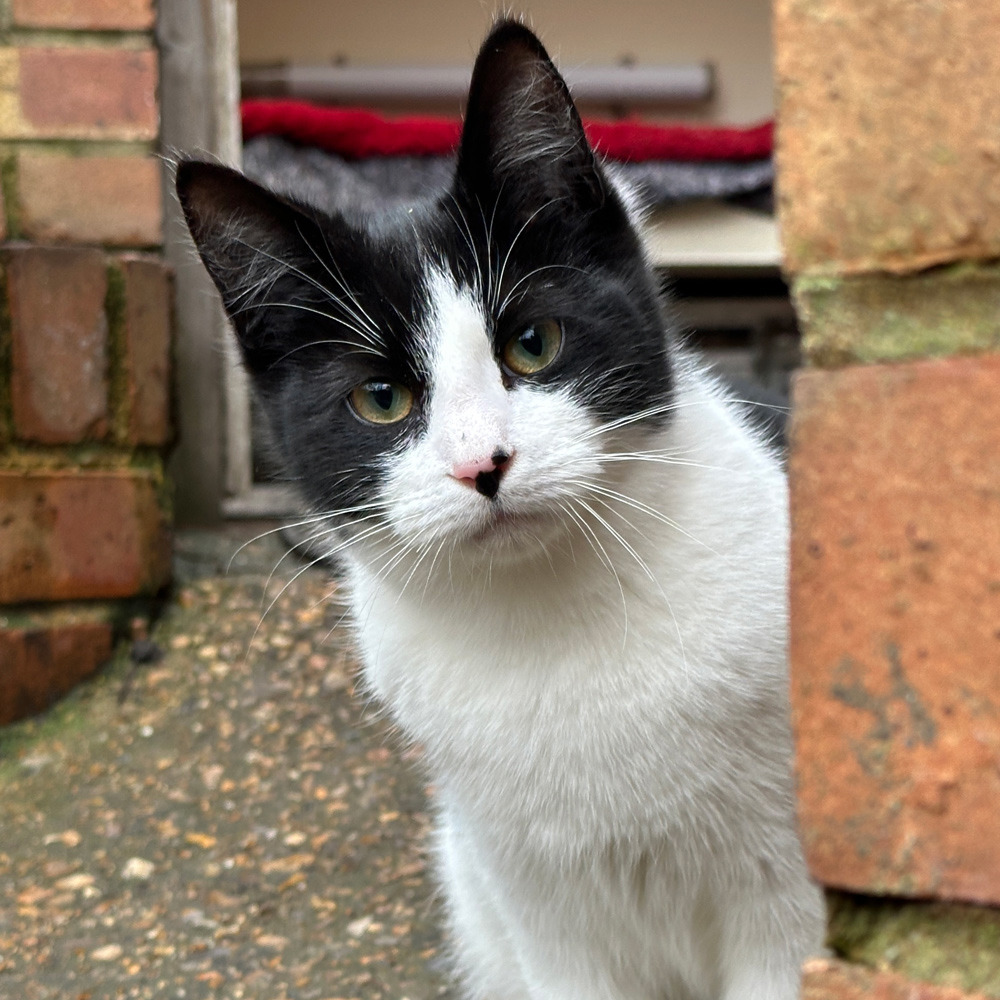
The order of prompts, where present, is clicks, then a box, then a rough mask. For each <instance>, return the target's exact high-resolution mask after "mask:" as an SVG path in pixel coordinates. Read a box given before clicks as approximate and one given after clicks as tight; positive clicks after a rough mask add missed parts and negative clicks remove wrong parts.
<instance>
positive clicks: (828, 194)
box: [774, 0, 1000, 273]
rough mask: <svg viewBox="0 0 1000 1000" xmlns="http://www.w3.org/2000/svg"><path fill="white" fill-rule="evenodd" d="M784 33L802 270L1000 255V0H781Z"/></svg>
mask: <svg viewBox="0 0 1000 1000" xmlns="http://www.w3.org/2000/svg"><path fill="white" fill-rule="evenodd" d="M774 36H775V69H776V75H777V93H778V114H777V119H778V122H779V125H780V127H779V129H778V147H777V156H778V174H779V176H780V178H781V184H780V186H779V196H780V215H781V230H782V241H783V244H784V248H785V263H786V266H787V268H788V269H789V270H792V271H794V272H802V271H808V270H810V269H824V268H830V267H832V268H833V269H835V270H837V271H839V272H841V273H848V272H858V271H869V270H876V271H879V270H880V271H886V270H888V271H896V272H908V271H916V270H921V269H923V268H926V267H928V266H930V265H934V264H941V263H946V262H949V261H960V260H966V259H980V260H982V259H986V260H990V259H994V258H996V257H998V256H1000V210H998V209H1000V132H998V130H997V102H996V95H997V93H998V92H1000V4H997V3H916V2H903V3H901V2H899V0H810V2H808V3H804V2H802V0H777V2H776V4H775V7H774ZM918 95H919V97H918ZM918 105H919V111H918V110H917V106H918Z"/></svg>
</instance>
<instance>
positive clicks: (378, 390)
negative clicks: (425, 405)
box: [348, 379, 413, 424]
mask: <svg viewBox="0 0 1000 1000" xmlns="http://www.w3.org/2000/svg"><path fill="white" fill-rule="evenodd" d="M348 399H349V400H350V403H351V409H353V410H354V412H355V413H356V414H357V415H358V416H359V417H360V418H361V419H362V420H365V421H367V422H368V423H370V424H395V423H398V422H399V421H400V420H402V419H403V418H404V417H405V416H407V415H408V414H409V412H410V410H412V409H413V393H412V392H410V390H409V389H407V388H406V386H404V385H400V384H399V383H398V382H382V381H380V380H378V379H372V380H371V381H370V382H363V383H362V384H361V385H358V386H355V387H354V388H353V389H352V390H351V394H350V396H349V397H348Z"/></svg>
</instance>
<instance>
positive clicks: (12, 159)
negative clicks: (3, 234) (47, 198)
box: [0, 152, 23, 240]
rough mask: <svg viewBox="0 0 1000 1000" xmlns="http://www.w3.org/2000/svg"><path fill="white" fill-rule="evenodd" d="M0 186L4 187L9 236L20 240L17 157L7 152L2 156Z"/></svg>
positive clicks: (0, 159)
mask: <svg viewBox="0 0 1000 1000" xmlns="http://www.w3.org/2000/svg"><path fill="white" fill-rule="evenodd" d="M0 187H2V188H3V201H4V208H5V209H6V211H7V238H8V239H11V240H19V239H21V238H22V236H23V232H22V230H21V201H20V197H19V194H18V188H17V157H16V156H15V155H14V154H13V153H11V152H7V153H6V154H5V155H4V156H3V157H2V158H0Z"/></svg>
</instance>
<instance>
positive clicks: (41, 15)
mask: <svg viewBox="0 0 1000 1000" xmlns="http://www.w3.org/2000/svg"><path fill="white" fill-rule="evenodd" d="M11 17H12V21H13V24H14V26H15V27H17V28H69V29H76V30H81V31H147V30H149V29H150V28H152V27H153V20H154V17H153V0H13V2H12V4H11Z"/></svg>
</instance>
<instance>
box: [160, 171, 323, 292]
mask: <svg viewBox="0 0 1000 1000" xmlns="http://www.w3.org/2000/svg"><path fill="white" fill-rule="evenodd" d="M176 186H177V198H178V200H179V201H180V204H181V209H182V210H183V212H184V218H185V220H186V221H187V224H188V229H190V231H191V237H192V238H193V239H194V242H195V246H196V247H197V248H198V253H199V254H200V255H201V259H202V261H204V263H205V267H206V268H207V269H208V273H209V274H210V275H211V276H212V279H213V280H214V281H215V283H216V285H217V286H218V288H219V291H220V292H221V293H222V299H223V302H225V304H226V307H227V308H228V307H229V305H230V303H231V302H232V301H233V300H234V298H236V297H237V296H240V295H241V294H242V293H243V292H244V291H245V289H246V287H247V282H248V281H249V280H250V279H251V278H252V277H253V276H254V275H256V276H258V277H260V276H262V275H266V273H267V272H268V271H269V270H271V269H272V268H273V266H274V264H275V263H276V262H281V261H286V260H288V259H289V257H299V256H301V253H302V249H303V241H304V240H305V239H307V237H306V236H305V235H304V230H305V229H307V228H308V229H311V228H315V227H314V226H313V224H312V222H311V220H309V219H308V218H307V217H306V216H305V215H304V214H303V212H302V211H300V210H298V209H296V208H295V207H293V206H292V205H291V204H290V203H289V202H286V201H284V200H282V199H280V198H278V197H277V196H275V195H274V194H272V193H271V192H270V191H267V190H266V189H264V188H262V187H261V186H260V185H259V184H255V183H254V182H253V181H251V180H249V179H248V178H247V177H245V176H244V175H243V174H241V173H240V172H239V171H237V170H232V169H230V168H229V167H223V166H219V165H218V164H215V163H203V162H201V161H199V160H185V161H182V162H181V163H180V164H179V165H178V167H177V176H176Z"/></svg>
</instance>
